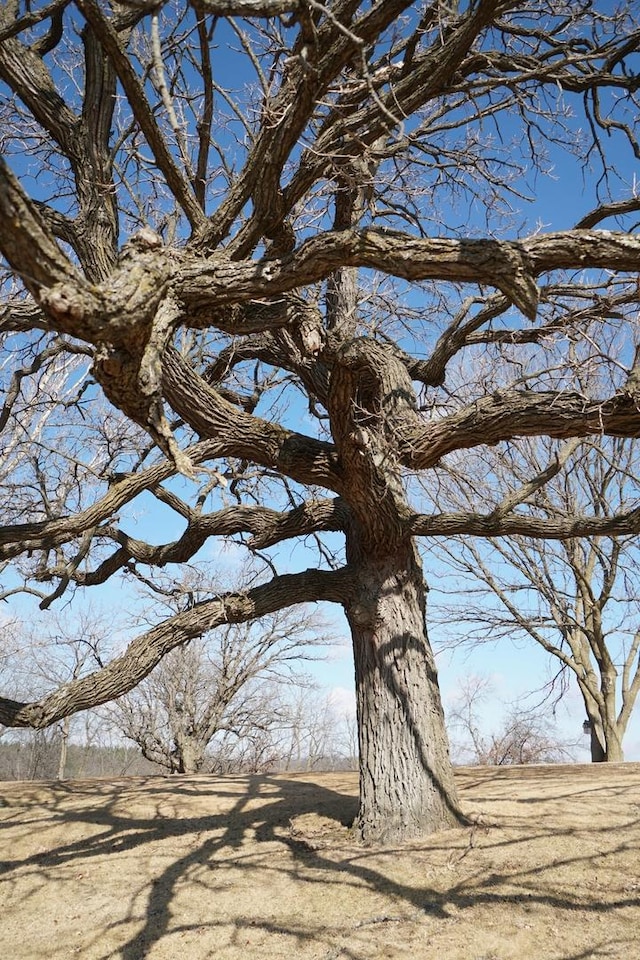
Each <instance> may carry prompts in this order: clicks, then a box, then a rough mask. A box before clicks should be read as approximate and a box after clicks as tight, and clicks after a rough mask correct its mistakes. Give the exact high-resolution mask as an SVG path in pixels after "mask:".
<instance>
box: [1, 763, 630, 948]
mask: <svg viewBox="0 0 640 960" xmlns="http://www.w3.org/2000/svg"><path fill="white" fill-rule="evenodd" d="M496 776H497V775H494V774H491V775H487V776H486V777H482V776H475V779H473V781H472V775H471V774H470V773H469V776H468V777H467V781H468V783H467V785H466V787H465V776H464V775H463V776H462V783H463V791H464V790H465V789H468V784H469V783H472V785H473V787H474V788H475V789H476V790H478V788H480V789H481V788H482V786H483V785H485V784H487V783H491V782H492V781H493V780H495V779H496ZM509 778H511V779H513V774H509V775H508V777H507V779H509ZM344 779H346V778H343V780H344ZM335 782H336V783H338V784H340V780H336V781H335ZM354 783H355V781H354ZM635 783H636V785H637V778H636V781H635ZM143 788H144V791H145V792H144V799H145V805H146V808H147V809H148V807H149V806H151V809H152V813H151V815H145V816H135V809H134V808H135V806H136V805H140V802H141V801H140V799H139V798H140V797H141V795H142V789H143ZM585 789H586V788H585ZM600 789H601V788H600V784H598V786H596V785H595V784H594V786H593V790H595V791H599V790H600ZM602 789H604V788H602ZM625 789H626V788H625ZM582 792H583V793H584V792H585V791H582ZM27 794H28V791H27ZM128 794H130V795H131V799H132V802H131V807H132V808H133V809H132V811H131V814H130V815H129V814H128V813H127V812H126V806H127V796H128ZM34 796H36V792H34ZM47 796H48V798H49V805H48V807H47V810H46V812H45V813H44V814H43V813H42V812H41V809H42V808H41V806H39V805H38V802H36V801H34V803H33V805H32V806H29V804H27V805H26V807H24V806H23V808H22V818H21V819H22V822H23V823H24V825H25V828H26V829H29V830H32V831H34V832H37V831H38V829H39V825H40V824H41V825H42V829H44V828H45V826H46V824H47V823H50V822H51V819H52V818H55V819H57V821H58V823H59V824H60V825H61V826H62V825H68V826H70V827H71V826H72V825H73V824H77V825H87V826H91V827H94V828H96V829H95V830H94V832H93V833H92V835H90V836H83V837H81V838H80V839H75V840H73V841H70V842H69V843H65V844H60V845H58V846H56V847H54V848H53V849H48V850H46V851H41V852H38V853H35V854H33V855H32V856H30V857H27V858H25V859H23V860H21V861H17V860H13V861H12V860H6V861H4V862H0V879H2V878H10V877H11V875H12V874H14V873H15V872H16V871H18V870H21V871H24V870H25V869H26V870H29V869H33V870H34V871H37V872H38V875H44V876H45V877H46V876H47V875H49V874H50V878H51V880H52V881H55V870H56V868H58V867H61V866H64V865H65V864H69V863H73V864H74V865H75V864H77V865H78V866H81V865H82V866H83V867H86V868H87V869H88V870H89V871H90V869H91V868H90V864H91V861H92V860H95V859H96V858H99V857H104V856H105V855H106V854H117V853H121V852H124V851H139V852H140V853H141V854H142V853H143V851H145V848H148V846H149V845H150V844H152V843H154V842H156V841H161V840H166V839H167V838H175V839H178V840H180V839H183V840H184V841H185V843H184V847H185V852H184V854H183V855H182V856H175V857H173V858H172V861H171V862H170V863H169V864H168V865H167V866H166V867H165V868H164V869H163V870H162V872H161V873H160V874H159V875H157V876H155V877H153V878H152V877H149V879H148V881H146V882H145V884H144V885H143V888H142V890H140V891H138V894H137V895H138V896H139V895H140V894H144V896H145V897H146V908H145V919H144V922H143V924H142V927H141V928H140V929H139V931H138V932H137V933H136V934H135V935H134V936H132V937H130V939H129V940H128V941H127V942H126V943H125V944H124V945H123V946H121V947H120V948H119V950H118V951H117V952H116V953H112V952H111V953H106V954H104V956H105V958H106V957H107V956H109V957H113V956H118V957H119V958H120V960H141V958H143V957H145V956H146V955H147V954H148V952H149V951H150V949H151V948H152V947H153V945H154V944H155V943H158V942H159V941H160V940H162V939H163V938H164V937H165V936H167V935H169V934H172V935H173V934H175V933H176V932H185V931H188V930H190V929H193V928H194V927H195V926H199V927H201V926H202V925H203V924H202V922H201V923H199V924H197V925H195V924H193V925H189V924H185V925H180V923H179V921H178V922H176V921H177V920H178V918H177V917H176V915H175V912H176V911H175V905H174V901H175V898H176V892H177V889H178V887H179V885H181V884H183V883H185V882H191V881H192V878H193V877H194V875H195V874H197V873H198V871H203V870H205V871H207V878H208V879H207V883H206V884H205V888H206V889H205V890H200V891H199V893H198V895H199V896H209V897H210V901H211V909H210V914H209V916H208V918H207V920H206V921H205V925H206V926H208V927H216V926H226V927H228V926H229V924H232V925H233V926H234V927H235V931H236V933H237V934H241V933H242V931H243V929H245V928H246V929H251V930H255V929H256V928H259V929H261V930H262V931H263V932H265V933H267V934H269V933H279V934H285V935H287V936H288V937H292V938H294V940H295V941H296V942H297V943H298V945H300V944H302V943H304V942H307V943H310V942H314V943H316V942H317V941H318V939H321V938H322V936H323V928H322V927H321V926H319V927H318V928H314V929H313V930H309V928H308V926H305V924H304V923H303V922H301V921H300V922H299V923H295V922H293V921H292V922H291V923H288V924H287V925H286V926H283V925H279V924H278V923H277V922H275V921H274V920H269V919H266V918H263V917H259V916H256V917H246V916H236V917H234V918H232V919H229V918H227V919H226V920H224V919H223V918H221V917H216V916H215V911H216V902H215V877H216V871H220V873H221V874H222V873H223V871H224V869H225V866H226V865H227V863H232V865H233V868H234V869H235V870H240V871H246V873H247V876H251V877H254V878H255V879H254V881H253V882H255V884H256V896H257V897H259V896H261V892H260V891H261V890H264V889H267V890H268V884H269V876H270V872H271V873H272V872H273V871H276V872H277V873H279V874H282V875H286V876H288V877H289V878H290V879H291V880H292V881H294V882H299V881H300V880H301V878H302V879H303V880H304V883H306V884H317V885H318V889H319V897H320V896H322V891H323V889H324V888H326V885H330V884H332V883H340V884H341V885H342V886H344V887H345V889H346V887H349V886H351V887H353V888H357V889H358V890H362V889H363V888H364V889H365V890H369V891H371V892H372V893H382V894H384V895H385V896H388V897H391V898H392V900H393V902H394V903H395V904H396V905H400V907H401V908H402V910H403V911H404V916H405V917H406V916H409V917H411V916H413V917H415V918H418V919H419V918H420V917H422V918H425V917H431V918H433V919H438V920H446V919H449V918H451V916H452V915H459V914H460V912H464V911H468V910H470V909H472V908H476V907H482V906H486V907H491V906H492V905H502V906H504V905H509V904H511V905H513V906H514V907H515V906H517V905H520V906H523V908H524V907H525V906H526V908H527V909H529V908H530V907H531V905H533V904H537V905H541V906H547V907H550V908H552V909H553V910H555V911H560V912H562V911H569V912H572V911H575V910H576V909H577V908H579V909H580V910H583V911H586V912H587V913H588V914H589V915H590V916H596V915H598V914H600V915H606V914H610V913H611V912H612V911H614V910H618V909H622V908H629V907H638V906H640V897H639V896H638V895H637V894H636V891H635V890H633V891H632V895H628V896H627V895H624V896H623V895H615V894H614V893H613V892H609V891H607V893H606V895H602V896H598V895H596V894H594V895H590V897H589V900H588V901H587V902H585V901H584V899H581V897H580V894H579V892H578V891H576V892H575V893H569V892H567V889H566V886H565V888H563V889H560V888H559V887H558V886H557V885H555V886H554V881H553V880H552V879H550V878H549V877H545V873H546V871H547V870H549V869H550V868H551V867H553V869H554V870H556V869H561V868H572V869H582V870H583V871H585V873H586V874H587V875H588V874H589V873H590V872H593V871H594V870H597V867H598V856H599V855H598V854H596V853H594V850H595V846H594V848H593V849H592V850H591V851H586V852H580V848H579V844H575V845H573V847H572V849H571V852H570V854H567V853H566V854H565V855H564V856H556V857H554V859H553V861H552V862H546V861H545V862H542V863H540V864H537V865H535V866H531V865H529V866H527V865H521V860H520V858H519V852H518V845H519V844H521V843H523V842H524V841H526V842H527V843H530V842H531V841H535V840H545V839H546V840H548V839H549V838H556V839H557V841H558V843H557V849H558V851H560V850H563V849H565V848H564V846H563V845H562V843H561V842H560V841H561V840H562V839H567V838H570V837H571V836H572V834H573V833H575V830H573V829H572V828H571V827H567V826H562V825H561V824H554V823H553V822H550V823H547V822H541V821H533V822H532V821H531V819H529V821H528V829H527V831H526V832H523V829H522V825H523V824H524V823H526V822H527V818H526V817H525V818H511V820H510V821H509V818H506V820H507V821H509V823H510V827H511V829H510V830H508V831H495V833H494V834H493V835H492V831H491V828H489V827H487V828H483V827H481V826H478V827H472V828H459V829H457V830H453V831H447V832H446V833H442V834H439V835H435V836H434V837H431V838H428V840H427V841H425V842H424V844H422V843H417V844H411V845H409V844H406V845H403V846H400V847H398V848H395V849H394V850H386V851H382V850H380V849H379V848H364V847H362V846H359V845H358V844H356V843H355V842H354V841H353V840H351V839H350V837H349V835H348V833H347V830H346V825H347V824H348V823H350V822H351V821H352V820H353V818H354V816H355V814H356V812H357V799H356V797H355V796H354V795H352V794H350V793H348V792H344V790H343V789H331V788H330V787H328V786H325V785H323V784H318V783H314V782H312V781H310V780H309V779H305V778H302V777H299V776H292V777H287V776H286V775H280V776H274V777H272V776H268V775H260V776H247V777H235V778H226V779H220V780H219V779H217V778H214V777H199V778H185V779H184V780H183V779H177V778H176V779H175V780H173V779H171V780H167V779H164V778H162V779H161V778H150V779H148V780H146V781H143V783H140V781H137V782H136V781H133V782H132V781H130V780H128V781H127V780H123V781H117V782H113V781H109V782H101V781H93V782H90V783H87V782H85V783H75V784H58V785H55V786H53V785H52V786H49V787H48V793H47ZM190 797H193V798H197V801H198V804H199V805H202V804H203V801H204V802H206V801H207V798H210V802H211V806H212V807H214V806H216V807H218V811H217V812H214V813H212V814H210V815H208V814H205V815H202V816H176V815H175V813H174V814H173V815H172V814H171V813H167V812H166V811H167V806H168V804H170V803H172V802H173V801H175V804H178V805H179V804H180V803H181V802H182V801H188V799H189V798H190ZM136 798H138V799H136ZM558 799H562V797H558ZM551 800H552V801H553V802H555V800H556V797H551ZM222 807H224V809H222ZM123 810H124V811H125V812H123ZM4 812H9V813H10V812H12V809H11V808H10V810H9V811H4ZM627 812H629V810H627ZM310 815H311V816H312V820H311V821H310V822H311V823H313V822H315V821H313V817H317V818H319V821H318V822H319V823H320V827H319V832H318V835H317V836H316V835H314V833H313V830H312V831H311V835H308V834H307V835H305V830H304V823H305V819H304V818H305V817H309V816H310ZM529 816H530V815H529ZM297 823H303V827H302V831H301V833H300V831H299V830H297V829H296V824H297ZM14 824H15V821H13V820H12V819H10V818H8V819H6V821H5V822H4V823H3V824H2V825H0V827H1V826H6V827H8V826H12V825H14ZM518 824H519V825H520V827H519V828H518ZM626 826H627V828H628V830H629V833H628V836H629V837H633V838H634V840H637V837H638V820H633V819H629V820H628V823H627V824H626ZM580 829H581V830H583V829H584V828H580ZM618 829H619V828H618ZM608 830H609V827H608V825H607V824H594V825H593V827H592V829H591V830H590V836H593V837H597V836H598V835H599V834H600V835H601V836H602V838H603V842H604V841H605V840H606V838H607V834H608ZM323 831H324V834H325V836H324V837H323ZM476 831H482V833H483V841H482V855H483V858H482V860H481V861H479V862H478V863H477V864H475V863H472V861H473V856H472V855H471V856H469V855H470V854H473V851H474V849H475V841H474V838H475V836H476ZM632 831H635V832H633V833H632ZM203 835H204V836H203ZM0 837H1V833H0ZM454 840H455V842H454ZM266 844H276V845H278V847H279V850H280V854H281V855H280V856H278V857H275V856H274V857H272V858H270V859H269V862H268V863H267V864H265V863H264V862H260V863H258V864H256V852H257V854H258V855H259V854H260V848H261V847H262V848H263V849H264V850H266V849H269V850H270V849H271V848H266V847H265V845H266ZM596 846H597V844H596ZM505 847H510V848H512V851H513V853H512V856H511V860H510V861H509V865H508V866H507V865H503V866H502V867H501V868H498V869H494V870H493V871H492V870H491V867H490V866H489V863H490V860H491V855H492V853H493V854H494V856H495V855H497V853H498V851H499V850H500V849H504V848H505ZM632 848H633V849H638V843H637V842H636V843H635V845H634V843H628V842H621V843H619V844H617V845H614V844H611V843H610V842H609V843H608V849H607V852H606V856H607V857H615V856H616V854H621V853H628V852H629V851H630V850H631V849H632ZM447 851H449V852H450V853H451V856H452V857H453V858H454V866H455V864H458V863H461V862H462V861H463V860H465V858H467V856H469V859H468V860H467V861H466V863H465V868H466V869H465V871H464V872H465V875H464V877H462V878H461V879H460V880H459V881H456V878H455V871H452V874H451V882H449V883H448V885H447V888H446V889H444V890H443V889H437V888H436V886H435V885H429V884H425V883H424V882H421V883H419V884H415V883H409V882H402V880H398V879H393V878H392V877H391V876H389V875H388V873H387V872H385V869H384V867H385V864H387V865H388V864H389V863H391V862H392V861H393V859H394V858H396V859H397V858H398V857H400V856H406V857H408V858H411V856H412V854H414V853H415V854H416V855H420V856H422V857H429V856H432V855H433V856H436V855H437V854H438V853H440V854H442V853H443V852H447ZM639 852H640V851H639ZM381 861H382V862H381ZM252 871H253V873H252ZM423 879H424V878H423ZM220 883H221V884H222V883H223V877H221V879H220ZM212 884H213V885H214V889H212ZM261 885H264V886H263V887H261ZM441 886H442V885H441ZM123 892H124V890H123ZM125 895H126V894H125ZM133 899H135V897H134V898H133ZM400 907H399V909H400ZM407 908H408V913H407ZM385 920H387V921H390V922H392V921H393V920H394V918H393V917H386V918H385V917H383V918H382V921H385ZM131 922H138V921H137V920H136V918H135V916H134V913H133V906H132V907H131V908H130V911H129V915H128V916H126V917H121V918H120V919H118V920H117V921H114V922H113V923H112V925H111V927H112V928H113V929H115V928H116V927H118V926H120V925H123V924H128V923H131ZM371 922H374V921H371ZM375 922H378V921H377V920H376V921H375ZM611 943H612V941H608V942H607V944H605V943H604V942H603V943H601V944H598V943H594V944H593V945H592V946H591V947H589V950H588V951H586V952H584V953H567V954H565V955H563V956H564V957H565V958H566V960H581V958H582V957H584V958H586V957H599V956H602V957H606V956H612V955H613V954H609V953H607V952H604V951H605V950H606V949H607V948H608V946H611ZM328 955H329V954H327V956H328ZM355 955H356V954H354V956H355ZM335 956H341V957H344V958H348V957H349V956H350V951H349V948H348V947H346V946H342V947H341V948H340V950H339V952H338V953H336V954H335ZM358 956H359V954H358ZM556 956H560V954H556Z"/></svg>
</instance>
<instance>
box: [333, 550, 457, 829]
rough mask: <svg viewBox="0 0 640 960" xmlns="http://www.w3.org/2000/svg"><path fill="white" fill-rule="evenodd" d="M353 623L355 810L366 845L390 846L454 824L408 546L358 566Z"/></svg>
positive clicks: (453, 797)
mask: <svg viewBox="0 0 640 960" xmlns="http://www.w3.org/2000/svg"><path fill="white" fill-rule="evenodd" d="M359 568H360V580H359V582H360V587H359V590H358V591H357V593H356V595H355V596H354V597H353V599H352V601H351V602H350V603H349V604H348V605H347V608H346V613H347V617H348V620H349V623H350V625H351V630H352V638H353V646H354V658H355V671H356V697H357V711H358V739H359V746H360V809H359V812H358V816H357V819H356V821H355V823H354V830H355V831H356V832H357V833H358V834H359V835H360V836H361V838H362V839H363V840H364V841H365V842H366V843H395V842H396V841H400V840H407V839H409V838H411V837H415V836H420V835H423V834H427V833H432V832H434V831H436V830H441V829H444V828H447V827H451V826H453V825H456V824H459V823H460V822H461V821H462V819H463V818H462V815H461V813H460V809H459V805H458V798H457V793H456V788H455V784H454V780H453V770H452V767H451V761H450V758H449V744H448V738H447V733H446V729H445V725H444V715H443V711H442V704H441V700H440V690H439V687H438V680H437V674H436V669H435V664H434V659H433V653H432V650H431V647H430V645H429V640H428V637H427V631H426V623H425V593H426V586H425V583H424V579H423V575H422V568H421V565H420V561H419V559H418V557H417V554H416V552H415V548H414V546H413V544H411V543H408V544H406V543H405V544H403V545H401V547H400V548H399V549H398V550H396V552H395V554H394V555H386V556H385V555H384V552H381V555H379V556H370V557H368V558H367V559H366V560H364V562H361V563H360V564H359Z"/></svg>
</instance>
